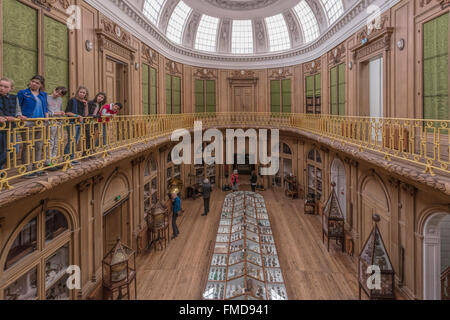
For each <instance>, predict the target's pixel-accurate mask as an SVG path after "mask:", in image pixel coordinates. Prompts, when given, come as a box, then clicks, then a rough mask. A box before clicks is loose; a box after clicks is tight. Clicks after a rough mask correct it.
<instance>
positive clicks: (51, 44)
mask: <svg viewBox="0 0 450 320" xmlns="http://www.w3.org/2000/svg"><path fill="white" fill-rule="evenodd" d="M44 53H45V55H44V65H45V71H44V76H45V85H46V90H47V92H49V93H50V92H53V90H54V89H55V88H56V87H58V86H64V87H66V88H69V35H68V29H67V26H66V25H65V24H64V23H61V22H59V21H56V20H54V19H52V18H49V17H47V16H44ZM67 100H68V97H67V96H66V97H64V100H63V105H66V103H67Z"/></svg>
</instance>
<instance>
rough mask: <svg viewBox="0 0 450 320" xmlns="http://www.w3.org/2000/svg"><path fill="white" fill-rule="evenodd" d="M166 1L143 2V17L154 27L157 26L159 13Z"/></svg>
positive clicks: (149, 0) (150, 0) (147, 0)
mask: <svg viewBox="0 0 450 320" xmlns="http://www.w3.org/2000/svg"><path fill="white" fill-rule="evenodd" d="M164 2H166V0H145V4H144V15H145V16H146V17H147V18H149V19H150V21H151V22H152V23H153V24H154V25H158V18H159V13H160V12H161V9H162V7H163V5H164Z"/></svg>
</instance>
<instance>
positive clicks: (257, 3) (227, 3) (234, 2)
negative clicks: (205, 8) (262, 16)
mask: <svg viewBox="0 0 450 320" xmlns="http://www.w3.org/2000/svg"><path fill="white" fill-rule="evenodd" d="M205 1H206V2H208V3H209V4H211V5H213V6H215V7H219V8H221V9H228V10H255V9H261V8H264V7H268V6H270V5H272V4H274V3H276V2H278V1H280V0H246V1H244V0H205Z"/></svg>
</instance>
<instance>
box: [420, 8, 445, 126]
mask: <svg viewBox="0 0 450 320" xmlns="http://www.w3.org/2000/svg"><path fill="white" fill-rule="evenodd" d="M448 31H449V13H446V14H444V15H442V16H440V17H437V18H435V19H433V20H431V21H429V22H426V23H425V24H424V25H423V116H424V118H425V119H437V120H449V119H450V117H449V108H450V106H449V98H448V92H449V79H448V78H449V72H450V70H449V65H448V37H449V32H448Z"/></svg>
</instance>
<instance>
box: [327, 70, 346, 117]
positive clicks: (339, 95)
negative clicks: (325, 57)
mask: <svg viewBox="0 0 450 320" xmlns="http://www.w3.org/2000/svg"><path fill="white" fill-rule="evenodd" d="M330 105H331V108H330V111H331V114H332V115H337V116H343V115H345V63H341V64H339V65H337V66H335V67H333V68H331V70H330Z"/></svg>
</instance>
